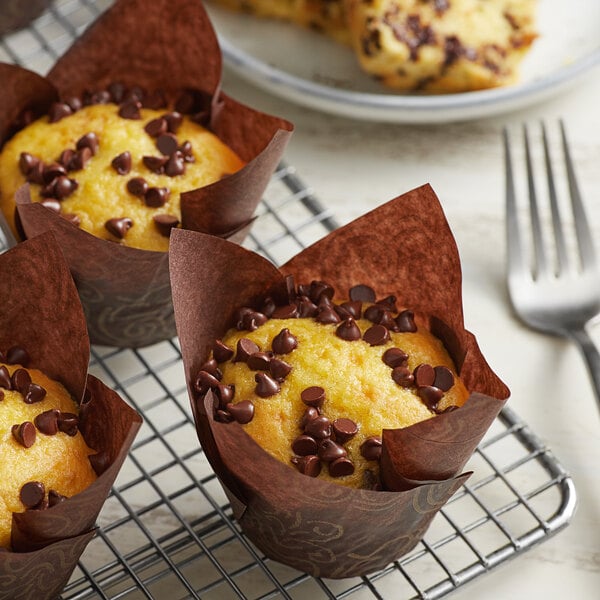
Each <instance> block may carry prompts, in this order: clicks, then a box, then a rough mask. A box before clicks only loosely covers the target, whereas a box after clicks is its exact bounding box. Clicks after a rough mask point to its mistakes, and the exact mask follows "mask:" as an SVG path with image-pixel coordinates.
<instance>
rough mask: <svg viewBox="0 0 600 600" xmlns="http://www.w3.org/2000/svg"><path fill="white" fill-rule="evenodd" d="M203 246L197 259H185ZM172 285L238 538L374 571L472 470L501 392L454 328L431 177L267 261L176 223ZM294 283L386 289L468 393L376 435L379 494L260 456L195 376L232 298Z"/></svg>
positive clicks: (446, 247)
mask: <svg viewBox="0 0 600 600" xmlns="http://www.w3.org/2000/svg"><path fill="white" fill-rule="evenodd" d="M199 255H202V256H206V257H207V258H208V260H207V261H206V262H202V263H200V262H198V261H196V260H195V257H196V256H199ZM170 269H171V284H172V289H173V298H174V306H175V316H176V321H177V328H178V333H179V339H180V342H181V349H182V353H183V360H184V368H185V375H186V379H187V383H188V390H189V393H190V398H191V404H192V409H193V412H194V417H195V420H196V426H197V431H198V436H199V439H200V442H201V444H202V447H203V449H204V451H205V452H206V455H207V457H208V459H209V460H210V462H211V465H212V467H213V469H214V470H215V472H216V473H217V475H218V477H219V479H220V481H221V483H222V485H223V487H224V489H225V491H226V493H227V495H228V497H229V498H230V500H231V503H232V507H233V511H234V514H235V517H236V518H237V520H238V521H239V523H240V525H241V527H242V529H243V531H244V532H245V534H246V535H247V536H248V537H249V538H250V539H251V540H252V542H253V543H254V544H256V546H258V547H259V548H260V549H261V551H262V552H264V553H265V554H266V555H267V556H269V557H271V558H273V559H275V560H279V561H281V562H282V563H285V564H287V565H290V566H293V567H296V568H298V569H300V570H302V571H305V572H307V573H310V574H312V575H315V576H324V577H334V578H340V577H351V576H358V575H363V574H366V573H370V572H373V571H377V570H379V569H382V568H383V567H385V566H386V565H387V564H389V563H390V562H391V561H393V560H395V559H397V558H398V557H400V556H402V555H403V554H405V553H406V552H408V551H409V550H411V548H413V547H414V546H415V544H416V543H417V542H418V541H419V540H420V539H421V538H422V536H423V534H424V533H425V531H426V530H427V527H428V526H429V524H430V522H431V520H432V518H433V517H434V516H435V514H436V512H437V511H438V510H439V509H440V507H441V506H443V504H444V503H445V502H446V501H447V500H448V499H449V498H450V497H451V496H452V494H453V493H454V492H455V491H456V489H457V488H458V487H459V486H460V485H462V484H463V482H464V481H465V480H466V479H467V478H468V477H469V473H464V474H463V473H462V470H463V468H464V466H465V463H466V462H467V460H468V459H469V457H470V456H471V454H472V453H473V451H474V450H475V448H476V446H477V444H478V443H479V441H480V440H481V438H482V437H483V435H484V434H485V432H486V430H487V429H488V427H489V425H490V424H491V423H492V421H493V419H494V418H495V417H496V415H497V414H498V412H499V411H500V409H501V408H502V406H503V405H504V403H505V401H506V399H507V398H508V395H509V392H508V389H507V388H506V386H505V385H504V384H503V383H502V382H501V381H500V380H499V379H498V378H497V376H496V375H495V374H494V373H493V372H492V370H491V369H490V367H489V366H488V364H487V363H486V361H485V359H484V357H483V356H482V354H481V352H480V350H479V348H478V345H477V342H476V339H475V337H474V336H473V335H472V334H471V333H469V332H468V331H466V330H465V328H464V321H463V309H462V297H461V268H460V262H459V256H458V252H457V248H456V244H455V241H454V238H453V236H452V233H451V232H450V229H449V227H448V224H447V221H446V219H445V217H444V214H443V211H442V208H441V206H440V203H439V201H438V199H437V197H436V195H435V193H434V192H433V190H432V189H431V188H430V187H429V186H427V185H426V186H423V187H420V188H418V189H415V190H413V191H411V192H409V193H407V194H404V195H402V196H400V197H398V198H396V199H394V200H392V201H390V202H388V203H386V204H384V205H382V206H380V207H379V208H377V209H375V210H373V211H372V212H370V213H368V214H366V215H364V216H363V217H361V218H359V219H357V220H356V221H354V222H352V223H350V224H348V225H346V226H345V227H343V228H340V229H338V230H336V231H334V232H332V233H330V234H329V235H327V237H325V238H324V239H322V240H321V241H319V242H317V243H316V244H314V245H313V246H311V247H309V248H307V249H305V250H303V251H302V252H301V253H300V254H298V255H297V256H296V257H294V258H293V259H292V260H290V261H289V262H288V263H286V264H285V265H284V266H283V267H281V268H280V269H277V268H276V267H275V266H273V265H272V264H271V263H270V262H268V261H267V260H265V259H263V258H262V257H260V256H259V255H257V254H255V253H252V252H249V251H247V250H244V249H243V248H240V247H238V246H235V245H234V244H231V243H229V242H227V241H226V240H220V239H217V238H214V237H211V236H207V235H203V234H199V233H194V232H189V231H175V232H173V236H172V240H171V251H170ZM286 275H293V277H294V280H295V282H296V283H310V281H311V280H324V281H327V282H328V283H330V284H331V285H333V287H334V288H335V290H336V293H337V294H338V295H339V296H340V297H343V295H344V294H345V293H346V291H347V290H349V289H350V287H352V286H354V285H356V284H359V283H363V284H367V285H369V286H371V287H372V288H373V289H374V290H376V291H377V294H378V297H384V296H386V295H388V294H394V295H396V297H397V303H398V306H403V307H407V308H411V309H412V310H414V311H415V313H416V314H417V315H418V318H419V322H420V323H421V324H425V325H426V326H427V327H428V328H430V329H431V330H432V331H433V333H435V334H436V335H437V336H438V337H440V338H441V339H442V341H443V342H444V343H445V346H446V348H447V349H448V351H449V352H450V354H451V356H452V358H453V359H454V362H455V364H456V366H457V369H458V371H459V374H460V376H461V378H462V379H463V381H464V383H465V384H466V386H467V388H468V390H469V392H470V396H469V398H468V400H467V401H466V403H465V404H464V405H463V406H462V407H461V408H460V409H458V410H455V411H452V412H448V413H445V414H441V415H438V416H436V417H434V418H432V419H429V420H426V421H424V422H422V423H419V424H417V425H413V426H411V427H407V428H404V429H397V430H386V431H384V432H383V456H382V460H381V472H382V480H383V483H384V486H385V491H373V490H366V489H349V488H347V487H344V486H340V485H336V484H333V483H329V482H326V481H322V480H320V479H318V478H316V479H315V478H311V477H307V476H305V475H302V474H300V473H299V472H298V471H296V469H295V468H293V467H292V466H291V465H290V466H288V465H286V464H284V463H282V462H280V461H278V460H276V459H274V458H272V457H271V456H270V455H268V454H267V453H266V452H265V451H264V450H262V448H260V447H259V446H258V445H257V444H256V443H255V442H254V441H253V440H252V439H251V438H250V437H249V436H248V435H247V434H246V433H245V431H244V430H243V428H242V426H241V425H239V424H237V423H220V422H216V421H215V420H214V419H213V406H214V404H213V398H212V392H210V391H209V392H208V393H207V394H206V395H205V397H198V396H199V395H198V394H197V392H195V391H194V387H193V382H194V379H195V377H196V375H197V372H198V371H199V369H200V367H201V365H202V364H203V363H204V362H205V361H206V359H207V358H208V356H209V353H210V350H211V347H212V344H213V342H214V340H215V339H217V338H221V337H222V336H223V335H224V333H225V332H226V331H227V329H228V328H229V327H231V326H232V325H233V322H232V319H233V315H234V311H235V309H236V308H239V307H240V306H256V307H258V306H260V298H262V297H264V296H265V295H268V294H270V293H273V292H274V293H277V292H278V291H280V290H281V289H282V288H284V287H285V280H284V278H285V276H286Z"/></svg>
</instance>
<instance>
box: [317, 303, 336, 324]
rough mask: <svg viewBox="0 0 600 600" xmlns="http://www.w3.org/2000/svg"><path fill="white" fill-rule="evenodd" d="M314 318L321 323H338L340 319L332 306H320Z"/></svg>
mask: <svg viewBox="0 0 600 600" xmlns="http://www.w3.org/2000/svg"><path fill="white" fill-rule="evenodd" d="M315 319H316V321H317V322H318V323H322V324H323V325H330V324H335V323H339V322H340V321H341V320H342V319H341V318H340V316H339V315H338V314H337V312H336V311H335V309H334V308H333V307H332V306H320V307H319V308H318V309H317V315H316V317H315Z"/></svg>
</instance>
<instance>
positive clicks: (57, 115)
mask: <svg viewBox="0 0 600 600" xmlns="http://www.w3.org/2000/svg"><path fill="white" fill-rule="evenodd" d="M71 114H73V111H72V109H71V107H70V106H69V105H68V104H65V103H64V102H53V103H52V104H51V105H50V109H49V110H48V120H49V121H50V123H58V121H60V120H61V119H64V118H65V117H68V116H69V115H71Z"/></svg>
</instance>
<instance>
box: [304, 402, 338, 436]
mask: <svg viewBox="0 0 600 600" xmlns="http://www.w3.org/2000/svg"><path fill="white" fill-rule="evenodd" d="M313 408H314V407H313ZM331 432H332V429H331V422H330V421H329V419H328V418H327V417H325V416H323V415H318V416H317V417H315V418H314V419H311V420H310V421H308V422H307V423H306V426H305V427H304V433H307V434H308V435H312V437H314V438H315V439H318V440H324V439H325V438H328V437H331Z"/></svg>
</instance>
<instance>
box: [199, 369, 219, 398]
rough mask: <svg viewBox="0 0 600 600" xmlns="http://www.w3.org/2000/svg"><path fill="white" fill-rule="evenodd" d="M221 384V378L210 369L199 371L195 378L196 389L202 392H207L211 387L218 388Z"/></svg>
mask: <svg viewBox="0 0 600 600" xmlns="http://www.w3.org/2000/svg"><path fill="white" fill-rule="evenodd" d="M219 385H220V382H219V380H218V379H217V378H216V377H215V376H214V375H213V374H212V373H209V372H208V371H198V374H197V375H196V379H195V380H194V389H195V390H196V391H197V392H200V394H206V392H207V391H208V390H209V389H213V388H216V387H218V386H219Z"/></svg>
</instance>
